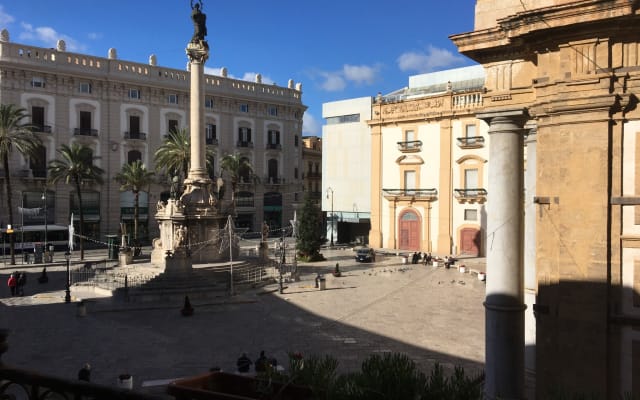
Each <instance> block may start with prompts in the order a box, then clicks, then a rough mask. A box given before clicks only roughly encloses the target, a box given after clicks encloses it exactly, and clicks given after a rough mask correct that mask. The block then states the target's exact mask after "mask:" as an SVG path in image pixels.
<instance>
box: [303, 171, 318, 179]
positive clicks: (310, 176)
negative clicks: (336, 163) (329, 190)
mask: <svg viewBox="0 0 640 400" xmlns="http://www.w3.org/2000/svg"><path fill="white" fill-rule="evenodd" d="M306 177H307V178H308V179H320V178H322V173H321V172H308V173H307V175H306Z"/></svg>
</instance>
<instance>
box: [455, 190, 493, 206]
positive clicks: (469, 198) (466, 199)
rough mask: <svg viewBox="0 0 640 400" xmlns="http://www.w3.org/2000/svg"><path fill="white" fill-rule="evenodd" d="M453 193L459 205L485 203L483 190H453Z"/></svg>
mask: <svg viewBox="0 0 640 400" xmlns="http://www.w3.org/2000/svg"><path fill="white" fill-rule="evenodd" d="M453 191H454V196H455V198H456V199H457V200H458V203H460V204H465V203H469V204H474V203H478V204H484V202H486V201H487V191H486V190H485V189H481V188H480V189H453Z"/></svg>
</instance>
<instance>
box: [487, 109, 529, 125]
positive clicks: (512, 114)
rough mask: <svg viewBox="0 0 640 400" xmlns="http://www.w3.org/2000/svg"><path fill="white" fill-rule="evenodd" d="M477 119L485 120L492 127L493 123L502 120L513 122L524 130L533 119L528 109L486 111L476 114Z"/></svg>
mask: <svg viewBox="0 0 640 400" xmlns="http://www.w3.org/2000/svg"><path fill="white" fill-rule="evenodd" d="M476 118H478V119H481V120H484V121H485V122H486V123H487V124H489V125H491V123H492V121H496V120H502V121H505V122H506V121H511V122H512V123H515V124H517V125H518V127H520V128H523V127H524V125H525V123H526V122H527V121H528V120H529V119H530V118H531V117H530V116H529V111H528V110H527V109H526V108H515V109H507V110H491V111H484V112H481V113H478V114H476Z"/></svg>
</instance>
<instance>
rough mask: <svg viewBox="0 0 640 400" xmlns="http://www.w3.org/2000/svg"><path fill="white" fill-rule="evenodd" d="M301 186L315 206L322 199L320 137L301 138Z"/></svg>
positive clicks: (318, 204)
mask: <svg viewBox="0 0 640 400" xmlns="http://www.w3.org/2000/svg"><path fill="white" fill-rule="evenodd" d="M302 144H303V147H302V163H303V165H304V167H303V168H302V170H303V172H302V182H303V183H302V186H303V191H304V195H305V196H309V197H311V199H312V200H313V201H314V203H315V204H316V205H317V206H320V204H321V201H322V138H320V137H318V136H304V137H303V138H302Z"/></svg>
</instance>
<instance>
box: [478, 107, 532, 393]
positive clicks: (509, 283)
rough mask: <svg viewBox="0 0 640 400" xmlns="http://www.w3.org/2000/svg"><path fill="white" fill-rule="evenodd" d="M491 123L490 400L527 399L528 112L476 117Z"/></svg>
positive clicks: (487, 339)
mask: <svg viewBox="0 0 640 400" xmlns="http://www.w3.org/2000/svg"><path fill="white" fill-rule="evenodd" d="M477 117H478V118H480V119H483V120H485V121H486V122H487V123H488V124H489V160H490V165H489V185H488V196H487V197H488V201H487V214H488V220H487V289H486V297H485V303H484V306H485V321H486V328H485V330H486V333H485V351H486V357H485V362H486V364H485V365H486V378H485V398H486V399H490V400H493V399H498V398H500V399H523V398H524V310H525V305H524V267H523V239H524V223H523V219H524V209H523V191H524V184H523V181H524V176H523V170H524V157H523V145H524V130H523V127H524V124H525V122H526V121H527V119H528V116H527V113H526V111H525V110H522V109H520V110H505V111H493V112H487V113H482V114H479V115H477Z"/></svg>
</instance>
